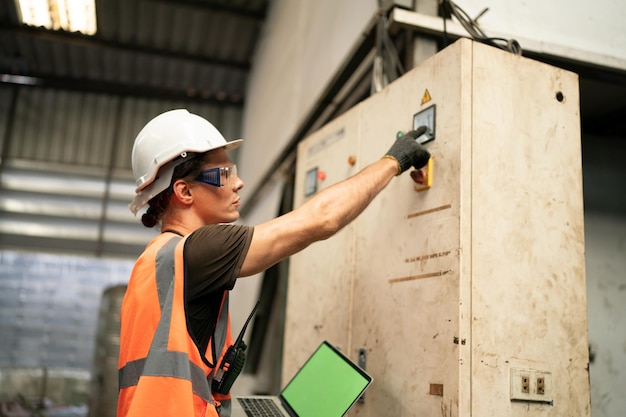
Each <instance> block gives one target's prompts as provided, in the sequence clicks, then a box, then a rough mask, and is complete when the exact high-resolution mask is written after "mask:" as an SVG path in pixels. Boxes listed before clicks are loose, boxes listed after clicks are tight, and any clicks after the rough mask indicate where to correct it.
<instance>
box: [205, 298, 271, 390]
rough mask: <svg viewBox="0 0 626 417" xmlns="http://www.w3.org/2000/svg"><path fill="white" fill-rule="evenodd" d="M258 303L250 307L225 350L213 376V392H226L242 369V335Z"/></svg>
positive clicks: (243, 345) (243, 351)
mask: <svg viewBox="0 0 626 417" xmlns="http://www.w3.org/2000/svg"><path fill="white" fill-rule="evenodd" d="M259 304H260V301H257V303H256V305H255V306H254V308H253V309H252V312H251V313H250V315H249V316H248V319H247V320H246V323H245V324H244V325H243V328H242V329H241V332H240V333H239V336H237V340H236V341H235V343H234V344H233V345H231V346H230V347H229V348H228V350H227V351H226V354H225V355H224V358H223V359H222V363H221V364H220V367H219V368H218V370H217V372H216V374H215V377H214V378H213V386H212V388H213V392H217V393H219V394H224V395H225V394H228V392H229V391H230V388H231V387H232V386H233V384H234V383H235V380H236V379H237V377H238V376H239V374H240V373H241V371H242V370H243V367H244V365H245V364H246V349H247V347H248V346H246V343H245V342H244V341H243V335H244V334H245V332H246V328H247V327H248V323H250V320H251V319H252V317H253V316H254V313H256V310H257V308H259Z"/></svg>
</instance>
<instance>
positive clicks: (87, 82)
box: [0, 0, 269, 257]
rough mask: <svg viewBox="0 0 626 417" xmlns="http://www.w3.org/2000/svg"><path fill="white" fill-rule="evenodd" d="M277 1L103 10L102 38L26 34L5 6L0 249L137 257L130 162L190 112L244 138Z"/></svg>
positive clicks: (162, 2)
mask: <svg viewBox="0 0 626 417" xmlns="http://www.w3.org/2000/svg"><path fill="white" fill-rule="evenodd" d="M268 3H269V0H250V1H247V0H106V1H105V0H100V1H97V2H96V8H97V16H98V32H97V33H96V35H95V36H84V35H82V34H78V33H67V32H62V31H61V32H59V31H49V30H45V29H42V28H32V27H28V26H24V25H21V24H20V23H19V22H18V20H17V17H16V10H15V4H14V0H0V157H1V158H2V159H0V249H2V248H4V249H32V250H43V251H53V252H54V251H61V252H72V253H86V254H92V255H93V254H95V255H98V256H108V255H113V256H129V257H135V256H136V255H137V254H138V253H139V252H140V250H141V249H142V248H143V246H144V245H145V243H146V242H147V241H148V240H149V239H150V238H151V237H152V236H153V235H154V234H155V231H154V230H151V229H146V228H144V227H143V226H142V225H141V224H140V222H139V221H138V220H137V219H135V218H134V217H133V216H132V215H131V214H130V211H129V210H128V208H127V204H128V202H129V201H130V199H131V198H132V196H133V193H134V181H133V179H132V174H131V167H130V152H131V149H132V143H133V141H134V138H135V135H136V134H137V132H138V131H139V130H140V129H141V127H142V126H143V125H144V124H145V123H146V122H147V121H148V120H149V119H150V118H152V117H154V116H155V115H156V114H159V113H161V112H163V111H165V110H168V109H173V108H180V107H185V108H188V109H189V110H190V111H192V112H194V113H197V114H200V115H202V116H204V117H206V118H208V119H209V120H211V121H212V122H213V123H214V124H215V125H216V126H217V127H218V128H219V129H220V130H221V131H222V132H223V133H224V135H225V136H226V137H230V138H234V137H236V136H239V135H240V134H241V132H240V125H241V115H242V111H243V103H244V100H245V88H246V82H247V77H248V73H249V71H250V68H251V65H252V64H251V59H252V54H253V51H254V48H255V45H256V42H257V40H258V39H259V37H260V32H261V30H262V26H263V22H264V19H265V15H266V11H267V7H268Z"/></svg>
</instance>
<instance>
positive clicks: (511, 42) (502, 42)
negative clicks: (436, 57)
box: [440, 0, 522, 55]
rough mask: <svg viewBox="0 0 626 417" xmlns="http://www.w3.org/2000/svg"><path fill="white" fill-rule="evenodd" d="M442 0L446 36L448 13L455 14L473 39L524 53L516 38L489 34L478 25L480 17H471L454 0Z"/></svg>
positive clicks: (506, 49) (517, 52)
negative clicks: (490, 35)
mask: <svg viewBox="0 0 626 417" xmlns="http://www.w3.org/2000/svg"><path fill="white" fill-rule="evenodd" d="M440 1H441V7H442V8H443V10H442V11H443V12H444V13H443V20H444V36H446V34H445V21H446V16H447V15H449V16H454V17H455V18H456V20H458V21H459V23H460V24H461V26H463V28H465V30H466V31H467V33H469V34H470V36H471V37H472V38H473V39H475V40H477V41H479V42H482V43H485V44H487V45H491V46H495V47H496V48H500V49H503V50H505V51H509V52H512V53H514V54H516V55H521V54H522V47H521V46H520V44H519V43H518V42H517V41H516V40H515V39H504V38H497V37H495V38H494V37H489V36H487V35H486V34H485V33H484V32H483V31H482V29H481V28H480V27H479V26H478V22H477V21H476V20H477V19H478V18H476V19H472V18H471V17H469V16H468V14H467V13H465V11H464V10H463V9H461V8H460V7H459V6H457V5H456V4H455V3H454V2H453V1H452V0H440ZM487 10H488V9H485V10H484V11H483V12H482V13H481V14H480V15H479V16H478V17H480V16H482V15H483V14H484V13H485V12H486V11H487Z"/></svg>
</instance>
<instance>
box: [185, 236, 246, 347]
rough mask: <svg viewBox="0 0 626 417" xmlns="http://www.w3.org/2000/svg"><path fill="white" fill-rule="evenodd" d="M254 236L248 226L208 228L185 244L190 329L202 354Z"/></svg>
mask: <svg viewBox="0 0 626 417" xmlns="http://www.w3.org/2000/svg"><path fill="white" fill-rule="evenodd" d="M253 232H254V228H253V227H249V226H241V225H226V224H221V225H209V226H204V227H201V228H200V229H198V230H196V231H194V232H193V233H192V234H191V235H189V237H188V238H187V241H186V242H185V249H184V258H185V278H186V279H185V309H186V315H187V328H188V330H189V332H190V334H191V336H192V337H193V339H194V341H195V342H196V345H197V346H198V349H199V350H200V352H202V353H204V352H205V351H206V348H207V346H208V344H209V340H210V338H211V335H212V334H213V332H214V329H215V322H216V320H217V316H218V313H219V309H220V305H221V302H222V297H223V295H224V291H227V290H231V289H232V288H233V287H234V286H235V281H236V280H237V277H238V276H239V271H240V270H241V266H242V264H243V261H244V259H245V257H246V254H247V253H248V249H249V248H250V242H251V241H252V234H253Z"/></svg>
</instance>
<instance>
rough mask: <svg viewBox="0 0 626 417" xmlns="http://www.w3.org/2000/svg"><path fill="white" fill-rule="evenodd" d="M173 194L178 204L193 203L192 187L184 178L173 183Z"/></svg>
mask: <svg viewBox="0 0 626 417" xmlns="http://www.w3.org/2000/svg"><path fill="white" fill-rule="evenodd" d="M172 191H173V192H172V195H173V197H174V198H175V200H176V202H177V203H178V204H183V205H190V204H191V203H193V193H192V192H191V187H190V186H189V184H188V183H187V181H184V180H176V181H175V182H174V184H173V185H172Z"/></svg>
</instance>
